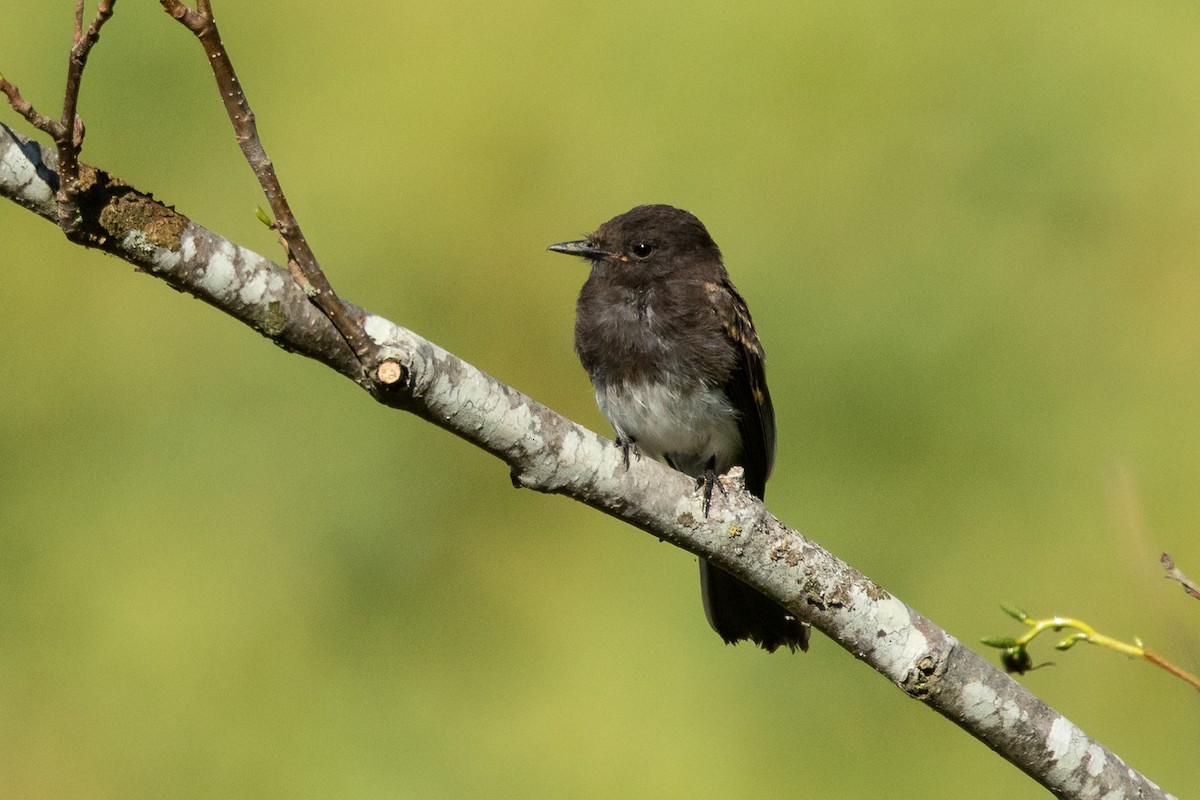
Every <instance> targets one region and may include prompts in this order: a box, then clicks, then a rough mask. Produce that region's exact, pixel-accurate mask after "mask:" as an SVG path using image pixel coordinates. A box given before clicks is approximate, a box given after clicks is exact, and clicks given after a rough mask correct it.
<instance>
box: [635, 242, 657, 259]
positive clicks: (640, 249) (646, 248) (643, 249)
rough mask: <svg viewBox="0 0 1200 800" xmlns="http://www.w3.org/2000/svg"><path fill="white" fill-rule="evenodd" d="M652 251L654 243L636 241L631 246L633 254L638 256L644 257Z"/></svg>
mask: <svg viewBox="0 0 1200 800" xmlns="http://www.w3.org/2000/svg"><path fill="white" fill-rule="evenodd" d="M653 252H654V245H649V244H646V243H645V242H638V243H637V244H635V245H634V246H633V254H634V255H635V256H637V257H638V258H646V257H647V256H649V255H650V254H651V253H653Z"/></svg>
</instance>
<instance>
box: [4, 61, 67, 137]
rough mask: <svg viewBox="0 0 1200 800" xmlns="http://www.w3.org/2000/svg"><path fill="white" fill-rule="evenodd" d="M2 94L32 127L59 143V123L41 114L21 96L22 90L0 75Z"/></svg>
mask: <svg viewBox="0 0 1200 800" xmlns="http://www.w3.org/2000/svg"><path fill="white" fill-rule="evenodd" d="M0 92H4V95H5V97H7V98H8V104H9V105H10V106H12V110H13V111H16V112H17V113H18V114H20V115H21V116H22V117H24V119H25V121H26V122H28V123H29V124H30V125H32V126H33V127H35V128H37V129H38V130H39V131H41V132H42V133H44V134H46V135H47V136H49V137H50V138H51V139H55V140H56V141H57V139H58V121H57V120H53V119H50V118H49V117H47V116H46V115H45V114H41V113H39V112H38V110H37V109H36V108H34V107H33V104H32V103H30V102H29V101H28V100H26V99H25V98H24V97H22V96H21V90H20V89H18V88H17V86H16V84H13V83H9V82H8V80H7V79H5V77H4V76H3V75H0Z"/></svg>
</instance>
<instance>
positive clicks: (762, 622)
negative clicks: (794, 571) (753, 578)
mask: <svg viewBox="0 0 1200 800" xmlns="http://www.w3.org/2000/svg"><path fill="white" fill-rule="evenodd" d="M700 594H701V596H702V597H703V598H704V615H705V616H706V617H708V624H709V625H711V626H712V629H713V630H714V631H716V632H717V633H718V634H720V636H721V638H722V639H724V640H725V642H726V643H727V644H735V643H737V642H738V641H740V640H742V639H749V640H750V641H752V642H754V643H755V644H757V645H758V646H759V647H761V648H762V649H764V650H766V651H767V652H768V653H772V652H774V651H775V650H776V649H778V648H779V647H781V646H783V645H787V646H788V647H790V648H791V649H792V651H793V652H795V651H796V649H797V648H799V649H801V650H807V649H808V634H809V627H808V623H807V622H801V621H800V620H798V619H796V617H795V615H793V614H792V613H791V612H790V611H788V610H787V609H785V608H784V607H783V606H781V605H779V604H778V603H776V602H775V601H774V600H772V599H771V598H769V597H767V596H766V595H764V594H763V593H762V592H760V591H758V590H757V589H755V588H753V587H751V586H749V585H747V584H745V583H743V582H742V581H740V580H738V579H737V578H735V577H733V576H732V575H730V574H729V573H728V572H725V571H724V570H722V569H721V568H719V567H714V566H713V565H712V564H710V563H708V562H707V561H705V560H704V559H700Z"/></svg>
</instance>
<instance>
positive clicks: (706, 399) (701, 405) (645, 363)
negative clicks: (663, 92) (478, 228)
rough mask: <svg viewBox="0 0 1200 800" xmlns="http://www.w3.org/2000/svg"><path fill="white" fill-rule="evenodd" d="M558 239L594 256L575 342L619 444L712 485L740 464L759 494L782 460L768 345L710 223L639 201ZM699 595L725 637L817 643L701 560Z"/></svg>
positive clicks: (560, 248)
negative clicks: (584, 234) (583, 233)
mask: <svg viewBox="0 0 1200 800" xmlns="http://www.w3.org/2000/svg"><path fill="white" fill-rule="evenodd" d="M550 249H551V250H553V251H554V252H556V253H567V254H569V255H576V256H582V257H583V258H586V259H588V260H589V261H591V262H592V271H591V274H589V275H588V279H587V282H586V283H584V285H583V291H582V292H580V294H579V302H578V303H577V304H576V306H575V352H576V353H578V354H579V360H580V361H581V362H583V368H584V369H585V370H587V374H588V378H590V379H591V381H592V385H593V386H594V387H595V388H596V402H597V403H598V404H599V405H600V410H601V411H602V412H604V416H605V417H607V418H608V421H609V422H610V423H611V424H612V426H613V428H614V429H616V432H617V442H618V444H620V445H622V446H624V447H626V448H631V447H634V446H636V448H637V450H638V451H640V452H642V453H645V454H646V455H648V456H650V457H652V458H656V459H659V460H662V461H665V462H666V463H667V464H669V465H670V466H672V467H674V468H675V469H677V470H679V471H681V472H684V473H686V474H688V475H691V476H692V477H694V478H697V479H699V480H701V481H704V482H705V487H704V488H705V490H706V492H710V491H711V489H712V481H713V480H714V478H715V475H716V474H719V473H725V472H728V471H729V470H730V469H731V468H732V467H734V466H741V467H742V468H743V469H744V470H745V475H746V488H747V489H749V490H750V491H751V492H752V493H753V494H754V495H755V496H757V497H760V498H761V497H762V496H763V491H764V490H765V489H766V484H767V476H768V475H770V474H771V464H772V463H773V462H774V460H775V412H774V410H773V409H772V407H771V395H770V393H769V392H768V391H767V379H766V373H765V372H764V369H763V349H762V345H761V344H759V342H758V334H757V333H756V332H755V330H754V323H753V322H752V321H751V320H750V311H749V309H747V308H746V301H745V300H743V299H742V296H741V295H740V294H738V291H737V289H735V288H734V286H733V284H732V283H731V282H730V280H729V273H727V272H726V271H725V265H724V264H723V263H722V262H721V251H720V250H719V249H718V248H717V245H716V242H714V241H713V240H712V237H711V236H709V235H708V231H707V230H706V229H705V227H704V224H703V223H701V222H700V220H698V219H697V218H696V217H695V216H694V215H692V214H689V213H688V212H687V211H683V210H681V209H678V208H674V207H672V206H664V205H655V206H638V207H637V208H635V209H633V210H632V211H627V212H626V213H624V214H621V215H620V216H617V217H613V218H612V219H610V220H609V221H608V222H606V223H604V224H603V225H601V226H600V228H599V229H598V230H597V231H596V232H595V233H593V234H592V235H591V236H589V237H588V238H586V239H583V240H581V241H577V242H562V243H561V244H555V245H551V246H550ZM706 510H707V509H706ZM700 593H701V595H702V596H703V598H704V613H705V615H706V616H707V617H708V622H709V624H710V625H712V627H713V630H715V631H716V632H717V633H719V634H720V635H721V638H722V639H724V640H725V641H726V642H728V643H730V644H732V643H734V642H737V641H739V640H741V639H750V640H752V641H753V642H755V643H756V644H758V645H759V646H761V647H762V648H763V649H765V650H767V651H768V652H771V651H774V650H775V649H776V648H778V647H779V646H780V645H787V646H788V647H790V648H791V649H792V650H793V651H794V650H795V649H796V648H797V647H799V648H800V649H801V650H807V649H808V632H809V629H808V625H807V624H806V623H803V622H801V621H799V620H798V619H796V617H795V616H793V615H792V614H791V613H790V612H789V611H787V610H786V609H784V608H783V607H782V606H780V605H779V604H777V603H776V602H775V601H774V600H771V599H770V598H768V597H766V596H765V595H763V594H762V593H760V592H759V591H758V590H756V589H753V588H751V587H750V586H747V585H746V584H745V583H743V582H742V581H740V580H738V579H737V578H734V577H733V576H731V575H729V574H728V573H727V572H724V571H722V570H721V569H719V568H717V567H714V566H712V565H711V564H709V563H708V562H707V561H705V560H703V559H701V560H700Z"/></svg>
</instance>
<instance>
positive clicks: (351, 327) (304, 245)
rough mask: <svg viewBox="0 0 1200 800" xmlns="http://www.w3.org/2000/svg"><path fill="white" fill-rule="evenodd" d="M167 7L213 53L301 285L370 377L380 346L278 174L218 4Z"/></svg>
mask: <svg viewBox="0 0 1200 800" xmlns="http://www.w3.org/2000/svg"><path fill="white" fill-rule="evenodd" d="M159 3H160V4H161V5H162V7H163V10H165V11H166V12H167V13H168V14H170V15H171V16H172V17H174V18H175V19H176V20H178V21H179V22H180V23H181V24H182V25H183V26H184V27H186V28H187V29H188V30H190V31H191V32H192V33H193V34H195V36H196V38H197V39H199V40H200V44H201V46H202V47H203V48H204V52H205V54H206V55H207V56H208V63H209V65H210V66H211V67H212V71H213V75H214V76H215V77H216V79H217V87H218V89H219V90H220V93H221V101H222V102H223V103H224V104H225V112H226V114H228V116H229V121H230V122H231V123H232V124H233V130H234V133H235V135H236V137H237V142H238V146H239V147H241V148H242V154H243V155H244V156H245V158H246V163H248V164H249V165H250V169H251V170H253V171H254V174H255V176H256V177H257V178H258V182H259V185H260V186H261V187H262V190H263V193H264V194H265V195H266V196H267V202H268V203H270V206H271V213H272V215H273V216H274V218H275V221H274V223H273V225H272V227H274V228H275V230H277V231H278V232H279V235H280V237H281V238H282V239H283V241H284V243H285V244H284V249H285V251H286V254H287V259H288V265H289V266H292V265H293V264H294V265H295V269H294V270H293V271H294V272H295V271H297V270H298V271H299V273H300V274H301V275H302V276H303V278H304V280H303V281H302V282H300V285H301V286H302V287H303V288H304V289H305V292H306V293H307V294H308V296H309V298H310V299H311V300H312V302H313V303H314V304H315V305H316V306H317V308H319V309H320V310H321V313H323V314H324V315H325V316H326V317H327V318H328V319H329V321H330V322H331V323H333V326H334V327H335V328H336V329H337V330H338V332H339V333H340V334H341V335H342V337H343V338H344V339H345V340H346V344H348V345H350V349H351V350H353V351H354V353H355V355H356V356H357V358H358V360H359V363H360V364H362V365H363V367H364V376H365V374H366V371H367V369H368V368H369V367H371V365H373V364H375V363H376V362H377V361H379V360H380V354H379V347H378V346H377V345H376V344H375V343H374V342H373V341H372V340H371V339H370V337H368V336H367V335H366V333H365V332H364V331H363V329H362V324H361V323H360V322H359V320H358V319H357V318H355V317H354V316H353V315H352V314H351V313H350V312H349V311H348V310H347V307H346V304H345V303H343V302H342V300H341V298H339V297H338V296H337V293H336V292H334V290H333V286H332V285H331V284H330V283H329V279H328V278H326V276H325V273H324V271H322V269H321V266H320V264H318V263H317V257H316V255H315V254H314V253H313V251H312V248H311V247H309V245H308V241H307V240H306V239H305V238H304V233H303V231H302V230H301V229H300V223H299V222H297V221H296V216H295V214H294V213H292V209H291V206H290V204H289V203H288V201H287V197H286V196H285V195H284V193H283V186H282V185H281V184H280V182H279V178H278V176H277V175H276V174H275V166H274V164H272V163H271V159H270V158H269V157H268V156H267V151H266V149H265V148H264V147H263V144H262V140H261V138H260V137H259V135H258V126H257V124H256V123H255V118H254V112H253V111H252V110H251V108H250V103H249V101H248V100H247V99H246V93H245V92H244V91H243V90H242V85H241V83H240V82H239V81H238V78H237V73H236V72H235V71H234V68H233V61H232V60H231V59H230V57H229V53H228V51H226V49H225V46H224V44H222V42H221V35H220V32H219V31H218V30H217V23H216V20H215V19H214V18H213V13H212V6H211V4H210V3H209V2H208V0H197V3H196V8H195V9H192V8H189V7H188V6H187V5H185V4H184V3H182V2H180V0H159Z"/></svg>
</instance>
